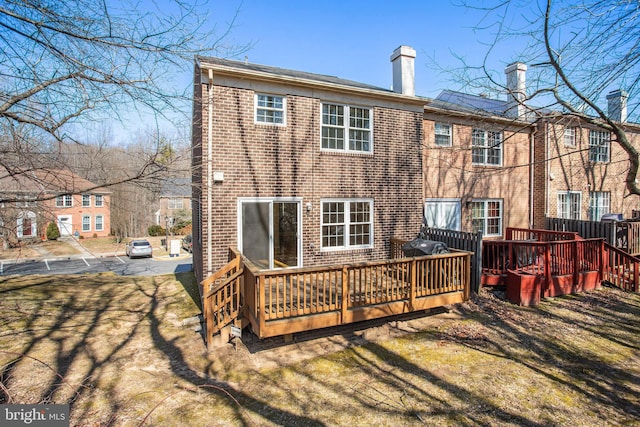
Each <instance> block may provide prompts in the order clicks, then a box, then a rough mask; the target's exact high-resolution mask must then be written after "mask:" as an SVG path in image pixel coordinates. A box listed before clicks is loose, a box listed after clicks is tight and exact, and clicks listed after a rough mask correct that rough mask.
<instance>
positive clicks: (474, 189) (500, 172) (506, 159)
mask: <svg viewBox="0 0 640 427" xmlns="http://www.w3.org/2000/svg"><path fill="white" fill-rule="evenodd" d="M436 122H438V123H448V124H450V125H451V126H452V131H453V135H452V145H451V147H441V146H437V145H435V142H434V141H435V136H434V132H435V130H434V129H435V128H434V126H435V123H436ZM474 128H478V129H483V130H488V131H502V132H503V153H502V154H503V158H502V166H477V165H472V158H471V133H472V130H473V129H474ZM424 138H425V139H424V140H425V143H424V158H425V160H424V189H425V193H424V197H425V198H459V199H461V208H462V230H463V231H472V229H471V212H470V209H468V208H467V203H468V202H471V201H472V200H473V199H501V200H502V207H503V233H504V228H505V227H524V228H526V227H528V226H529V222H530V221H529V220H530V218H529V204H530V203H529V198H530V190H529V188H530V181H531V179H530V176H529V175H530V168H529V158H530V153H529V147H530V129H529V128H525V129H523V130H520V129H518V128H517V127H515V125H513V124H505V123H503V122H491V121H490V120H489V119H486V120H484V121H479V122H472V121H470V120H468V119H464V118H451V117H445V116H442V117H438V116H437V115H434V114H427V115H425V120H424Z"/></svg>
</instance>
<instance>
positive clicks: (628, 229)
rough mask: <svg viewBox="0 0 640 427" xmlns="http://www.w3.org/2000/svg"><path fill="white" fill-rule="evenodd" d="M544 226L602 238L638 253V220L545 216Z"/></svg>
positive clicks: (628, 250)
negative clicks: (586, 219)
mask: <svg viewBox="0 0 640 427" xmlns="http://www.w3.org/2000/svg"><path fill="white" fill-rule="evenodd" d="M545 228H546V229H547V230H554V231H569V232H574V233H577V234H578V235H580V236H581V237H584V238H587V239H591V238H603V239H605V240H606V242H607V243H609V244H610V245H611V246H614V247H616V248H618V249H622V250H623V251H626V252H628V253H630V254H632V255H637V254H640V222H638V221H582V220H577V219H565V218H549V217H547V218H545Z"/></svg>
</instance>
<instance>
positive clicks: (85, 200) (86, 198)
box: [82, 194, 91, 208]
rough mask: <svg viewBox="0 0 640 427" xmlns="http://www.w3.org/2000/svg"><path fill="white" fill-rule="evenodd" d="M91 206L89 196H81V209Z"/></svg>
mask: <svg viewBox="0 0 640 427" xmlns="http://www.w3.org/2000/svg"><path fill="white" fill-rule="evenodd" d="M90 206H91V194H83V195H82V207H85V208H88V207H90Z"/></svg>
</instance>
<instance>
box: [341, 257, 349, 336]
mask: <svg viewBox="0 0 640 427" xmlns="http://www.w3.org/2000/svg"><path fill="white" fill-rule="evenodd" d="M348 302H349V271H348V270H347V266H346V265H345V266H344V267H342V300H341V301H340V309H341V310H340V323H342V324H344V323H346V321H347V309H348V308H349V306H348Z"/></svg>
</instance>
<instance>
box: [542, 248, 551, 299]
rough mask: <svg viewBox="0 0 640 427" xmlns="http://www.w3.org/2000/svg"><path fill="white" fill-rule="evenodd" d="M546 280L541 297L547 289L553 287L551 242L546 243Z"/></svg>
mask: <svg viewBox="0 0 640 427" xmlns="http://www.w3.org/2000/svg"><path fill="white" fill-rule="evenodd" d="M544 280H545V282H546V283H545V287H544V289H542V291H543V292H542V295H540V297H544V296H545V294H546V293H547V291H548V290H549V289H551V245H550V244H549V242H547V243H545V245H544Z"/></svg>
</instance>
